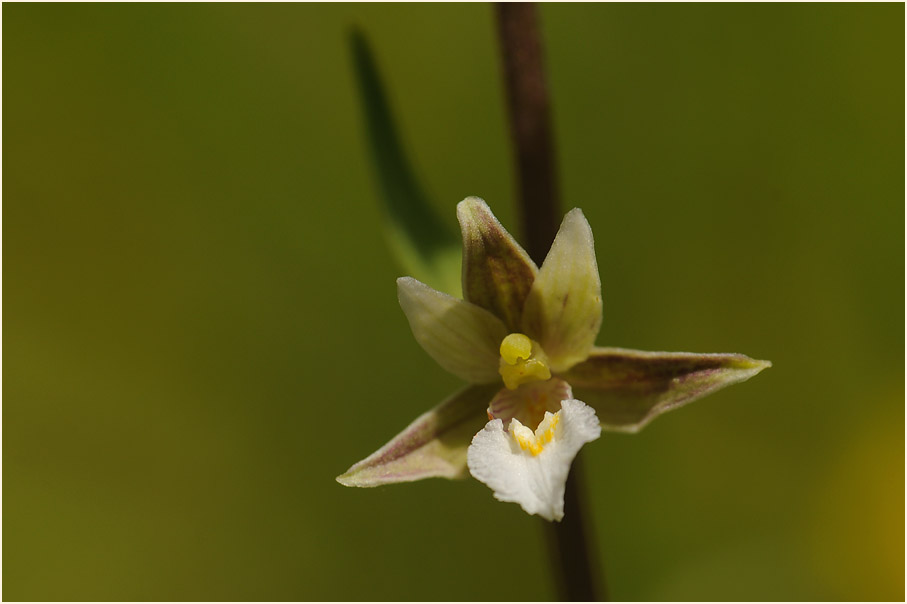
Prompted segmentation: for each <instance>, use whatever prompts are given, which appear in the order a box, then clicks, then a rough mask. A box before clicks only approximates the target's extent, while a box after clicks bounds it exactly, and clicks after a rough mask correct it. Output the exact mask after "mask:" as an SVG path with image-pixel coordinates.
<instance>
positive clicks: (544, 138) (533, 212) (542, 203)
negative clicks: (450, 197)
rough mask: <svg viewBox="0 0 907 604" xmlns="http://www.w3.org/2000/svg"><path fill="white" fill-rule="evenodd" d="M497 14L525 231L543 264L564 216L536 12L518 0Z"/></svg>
mask: <svg viewBox="0 0 907 604" xmlns="http://www.w3.org/2000/svg"><path fill="white" fill-rule="evenodd" d="M495 13H496V16H497V23H498V39H499V40H500V44H501V55H502V59H503V68H504V79H505V83H506V88H507V108H508V115H509V117H510V134H511V138H512V139H513V148H514V150H515V153H516V180H517V183H516V184H517V199H519V204H518V206H519V208H520V218H521V220H522V224H523V235H524V237H525V243H526V251H527V252H528V253H529V256H530V257H531V258H532V259H533V260H534V261H535V262H536V264H539V265H540V264H541V263H542V261H543V260H544V259H545V254H547V253H548V248H549V247H551V242H552V241H554V235H555V234H556V233H557V227H558V225H559V224H560V218H561V217H560V212H559V211H558V207H559V205H560V200H559V199H558V193H557V170H556V168H555V161H554V137H553V135H552V132H551V109H550V105H549V103H548V82H547V79H546V78H545V66H544V62H543V56H542V41H541V36H540V35H539V23H538V11H537V10H536V5H535V4H532V3H523V2H515V3H507V4H495Z"/></svg>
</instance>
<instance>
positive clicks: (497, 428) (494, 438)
mask: <svg viewBox="0 0 907 604" xmlns="http://www.w3.org/2000/svg"><path fill="white" fill-rule="evenodd" d="M600 435H601V426H600V425H599V422H598V418H597V417H596V416H595V411H594V410H593V409H592V408H591V407H589V406H588V405H586V404H585V403H583V402H582V401H578V400H576V399H567V400H564V401H562V402H561V409H560V411H558V412H557V413H556V414H553V415H552V414H550V413H548V414H547V415H546V418H545V420H544V421H542V423H541V424H540V425H539V427H538V429H536V431H535V432H534V433H533V432H532V431H531V430H530V429H529V428H527V427H525V426H523V425H522V424H521V423H520V422H519V420H517V419H513V420H511V423H510V427H509V429H508V430H504V422H503V421H502V420H500V419H494V420H491V421H490V422H488V423H487V424H486V425H485V428H484V429H483V430H480V431H479V433H478V434H476V435H475V436H474V437H473V439H472V444H471V445H470V446H469V449H468V450H467V454H466V463H467V465H468V466H469V471H470V473H471V474H472V475H473V476H474V477H475V478H476V479H478V480H480V481H481V482H483V483H485V484H486V485H487V486H488V487H490V488H491V490H492V491H494V496H495V499H497V500H499V501H508V502H513V503H519V504H520V506H521V507H522V508H523V509H524V510H525V511H526V512H527V513H529V514H537V515H539V516H541V517H542V518H544V519H546V520H557V521H559V520H561V519H562V518H563V517H564V487H565V485H566V483H567V476H568V475H569V473H570V464H571V463H573V458H574V457H576V454H577V453H579V450H580V449H581V448H582V446H583V445H584V444H586V443H588V442H592V441H593V440H595V439H597V438H598V437H599V436H600Z"/></svg>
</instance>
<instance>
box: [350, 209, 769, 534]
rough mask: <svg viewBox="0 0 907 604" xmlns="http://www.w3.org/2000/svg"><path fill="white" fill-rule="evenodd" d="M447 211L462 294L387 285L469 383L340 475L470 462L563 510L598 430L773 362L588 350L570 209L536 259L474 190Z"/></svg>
mask: <svg viewBox="0 0 907 604" xmlns="http://www.w3.org/2000/svg"><path fill="white" fill-rule="evenodd" d="M457 218H458V220H459V222H460V229H461V231H462V235H463V270H462V278H463V298H464V299H463V300H460V299H458V298H454V297H452V296H449V295H447V294H444V293H441V292H439V291H436V290H434V289H432V288H431V287H429V286H427V285H425V284H424V283H421V282H419V281H417V280H415V279H413V278H411V277H402V278H400V279H398V280H397V292H398V297H399V301H400V306H401V307H402V309H403V312H404V313H405V314H406V318H407V319H408V321H409V325H410V328H411V329H412V332H413V335H414V336H415V338H416V341H417V342H418V343H419V344H420V345H421V346H422V348H424V349H425V351H426V352H427V353H428V354H429V355H430V356H431V357H432V358H433V359H435V361H437V362H438V364H439V365H441V367H443V368H444V369H446V370H447V371H449V372H451V373H453V374H454V375H456V376H458V377H459V378H461V379H463V380H464V381H466V382H468V384H469V385H468V386H466V387H465V388H463V389H461V390H460V391H458V392H456V393H455V394H453V395H452V396H451V397H450V398H448V399H447V400H445V401H444V402H442V403H441V404H440V405H438V406H437V407H435V408H433V409H431V410H430V411H428V412H426V413H424V414H423V415H421V416H419V417H418V418H416V420H415V421H413V422H412V423H411V424H410V425H409V426H408V427H407V428H406V429H404V430H403V432H401V433H400V434H398V435H397V436H395V437H394V438H393V439H391V440H390V442H388V443H387V444H386V445H384V446H383V447H381V448H380V449H378V450H377V451H376V452H375V453H373V454H372V455H370V456H368V457H366V458H365V459H363V460H362V461H360V462H358V463H356V464H354V465H353V466H352V467H351V468H350V469H349V470H347V472H346V473H344V474H342V475H341V476H338V477H337V481H338V482H340V483H341V484H343V485H346V486H358V487H373V486H378V485H382V484H388V483H395V482H408V481H414V480H421V479H423V478H429V477H434V476H439V477H445V478H458V477H462V476H464V475H465V474H466V469H467V468H468V470H469V472H470V473H471V474H472V476H474V477H475V478H476V479H478V480H480V481H481V482H483V483H485V484H486V485H487V486H489V487H490V488H491V489H492V491H493V492H494V496H495V498H497V499H498V500H500V501H509V502H514V503H519V504H520V506H522V508H523V509H524V510H525V511H526V512H528V513H529V514H538V515H539V516H541V517H543V518H545V519H546V520H555V521H559V520H561V518H563V515H564V487H565V483H566V480H567V475H568V474H569V471H570V465H571V463H572V462H573V459H574V457H575V456H576V454H577V453H578V452H579V450H580V448H581V447H582V446H583V445H584V444H586V443H588V442H591V441H593V440H595V439H597V438H598V437H599V436H600V434H601V431H602V429H605V430H615V431H623V432H636V431H638V430H639V429H641V428H642V427H643V426H645V425H646V424H647V423H649V422H650V421H651V420H652V419H654V418H655V417H657V416H658V415H660V414H662V413H664V412H665V411H669V410H671V409H674V408H676V407H679V406H681V405H684V404H686V403H689V402H691V401H693V400H696V399H698V398H701V397H702V396H705V395H707V394H710V393H712V392H715V391H716V390H718V389H720V388H723V387H725V386H728V385H730V384H734V383H737V382H742V381H744V380H747V379H749V378H750V377H752V376H754V375H756V374H757V373H759V372H760V371H762V370H763V369H765V368H766V367H769V366H770V365H771V363H769V362H767V361H757V360H754V359H751V358H749V357H746V356H744V355H740V354H692V353H684V352H677V353H667V352H641V351H636V350H628V349H623V348H599V347H596V346H595V339H596V337H597V335H598V331H599V328H600V327H601V322H602V297H601V282H600V280H599V274H598V266H597V264H596V260H595V248H594V242H593V238H592V229H591V228H590V226H589V223H588V221H587V220H586V218H585V216H584V215H583V213H582V211H581V210H579V209H576V208H575V209H573V210H571V211H570V212H568V213H567V215H566V216H565V217H564V220H563V222H562V223H561V226H560V230H559V231H558V233H557V236H556V237H555V240H554V243H553V244H552V246H551V249H550V250H549V252H548V256H547V257H546V258H545V261H544V263H542V266H541V268H537V267H536V265H535V263H533V261H532V260H531V259H530V258H529V256H528V255H527V254H526V252H525V251H524V250H523V248H521V247H520V245H519V244H518V243H517V242H516V241H515V240H514V239H513V237H511V236H510V234H509V233H508V232H507V231H506V230H505V229H504V227H502V226H501V223H500V222H498V220H497V218H495V216H494V214H492V212H491V210H490V209H489V207H488V206H487V205H486V204H485V202H484V201H482V200H481V199H479V198H477V197H469V198H467V199H465V200H463V201H462V202H460V203H459V204H458V206H457Z"/></svg>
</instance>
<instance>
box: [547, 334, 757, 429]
mask: <svg viewBox="0 0 907 604" xmlns="http://www.w3.org/2000/svg"><path fill="white" fill-rule="evenodd" d="M771 366H772V364H771V363H770V362H769V361H757V360H755V359H751V358H749V357H748V356H744V355H742V354H695V353H690V352H644V351H641V350H629V349H625V348H593V349H592V354H591V355H590V356H589V358H588V359H586V360H585V361H583V362H582V363H580V364H578V365H576V366H574V367H573V368H572V369H570V371H568V372H566V373H565V374H562V375H561V377H562V378H564V379H565V380H567V381H568V382H569V383H570V385H571V386H572V387H573V395H574V396H575V397H576V398H578V399H580V400H581V401H583V402H585V403H586V404H588V405H589V406H591V407H593V408H594V409H595V413H596V414H597V415H598V418H599V420H601V423H602V428H604V429H606V430H614V431H619V432H637V431H639V430H640V429H642V428H643V427H644V426H645V425H646V424H648V423H649V422H650V421H652V420H653V419H655V418H656V417H658V416H659V415H661V414H662V413H665V412H667V411H670V410H672V409H676V408H678V407H680V406H682V405H686V404H687V403H691V402H693V401H695V400H696V399H699V398H702V397H703V396H706V395H708V394H711V393H713V392H715V391H717V390H720V389H721V388H724V387H725V386H730V385H731V384H737V383H739V382H743V381H745V380H748V379H749V378H751V377H753V376H754V375H756V374H757V373H759V372H760V371H762V370H763V369H765V368H767V367H771Z"/></svg>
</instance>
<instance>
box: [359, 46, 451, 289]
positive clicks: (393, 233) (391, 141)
mask: <svg viewBox="0 0 907 604" xmlns="http://www.w3.org/2000/svg"><path fill="white" fill-rule="evenodd" d="M350 46H351V47H352V52H353V63H354V68H355V73H356V81H357V82H358V85H359V94H360V98H361V100H362V110H363V114H364V117H365V124H366V129H367V131H368V143H369V150H370V152H371V159H372V165H373V166H374V167H375V171H376V175H377V177H378V185H379V188H380V199H381V202H382V204H383V206H382V207H383V209H384V216H385V226H386V228H385V232H386V234H387V239H388V243H389V245H390V247H391V249H392V250H393V252H394V255H395V256H396V257H397V261H398V262H399V263H400V265H401V266H402V268H403V270H404V271H406V272H407V273H409V275H411V276H413V277H415V278H417V279H419V280H420V281H422V282H424V283H427V284H429V285H431V286H432V287H434V288H436V289H439V290H441V291H445V292H450V293H451V294H453V295H455V296H459V295H460V291H461V289H460V248H459V240H458V238H457V236H456V234H455V233H454V231H453V230H452V229H449V228H447V226H446V225H445V224H444V222H443V221H442V220H441V219H440V217H439V216H438V214H437V213H436V212H435V211H434V209H433V208H432V206H431V204H430V203H429V201H428V198H427V197H426V195H425V194H424V192H423V191H422V188H421V187H420V185H419V182H418V180H417V179H416V176H415V174H414V172H413V169H412V166H411V165H410V163H409V161H408V160H407V157H406V153H405V152H404V150H403V145H402V143H401V141H400V137H399V135H398V134H397V129H396V127H395V124H394V120H393V116H392V115H391V108H390V104H389V103H388V100H387V95H386V94H385V91H384V86H383V85H382V82H381V77H380V75H379V74H378V68H377V66H376V64H375V59H374V56H373V54H372V51H371V49H370V48H369V44H368V41H367V40H366V38H365V35H364V34H363V33H362V32H361V31H359V30H357V29H354V30H353V31H352V33H351V35H350Z"/></svg>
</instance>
